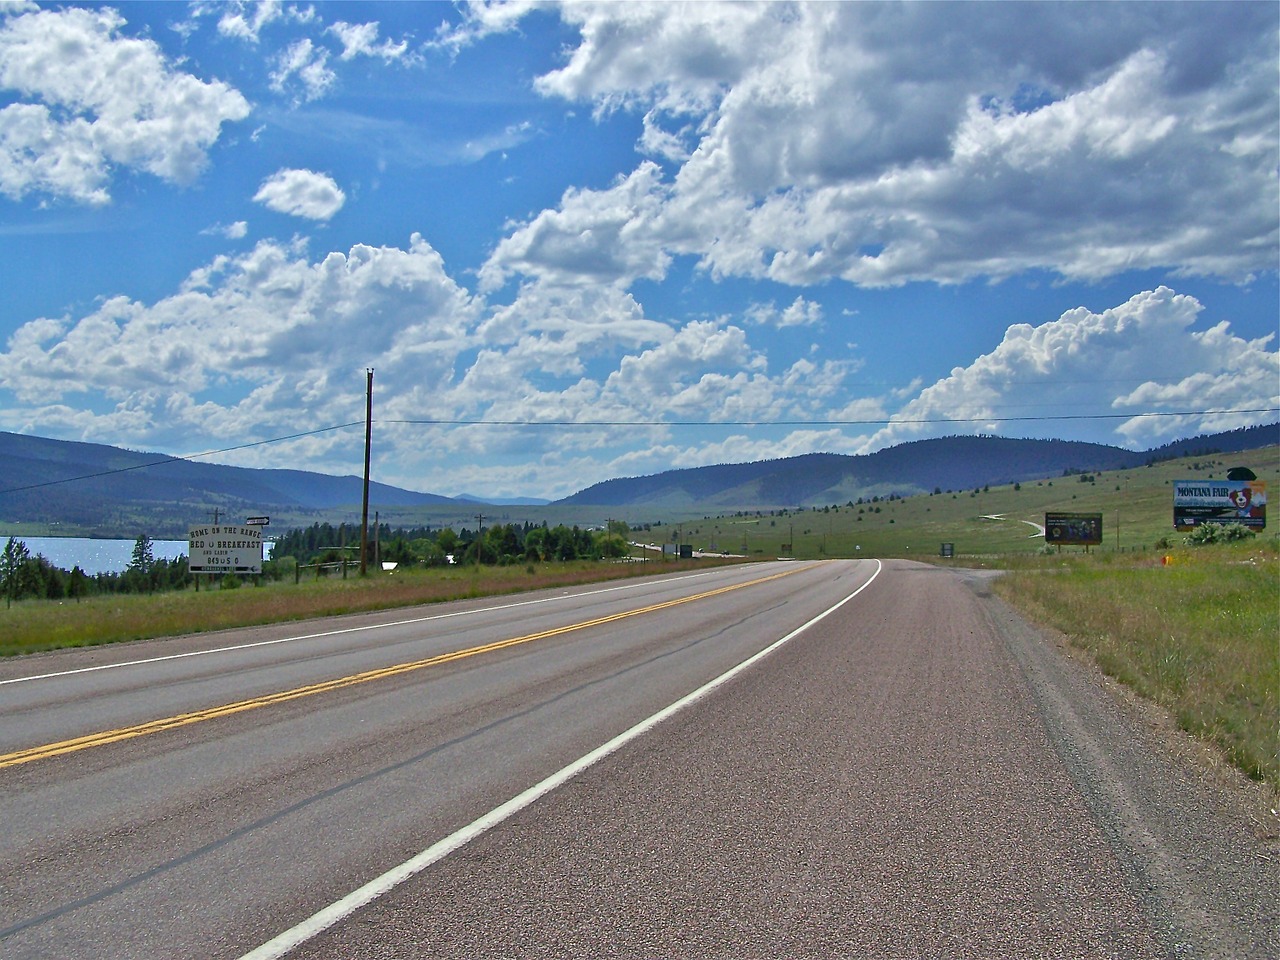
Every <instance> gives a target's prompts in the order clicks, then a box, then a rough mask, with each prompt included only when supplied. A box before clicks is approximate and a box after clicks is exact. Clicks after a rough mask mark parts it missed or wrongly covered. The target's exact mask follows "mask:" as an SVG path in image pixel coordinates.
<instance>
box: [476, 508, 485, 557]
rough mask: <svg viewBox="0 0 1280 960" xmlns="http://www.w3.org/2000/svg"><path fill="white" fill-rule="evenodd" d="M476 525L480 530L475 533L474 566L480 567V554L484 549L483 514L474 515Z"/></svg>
mask: <svg viewBox="0 0 1280 960" xmlns="http://www.w3.org/2000/svg"><path fill="white" fill-rule="evenodd" d="M476 524H477V525H478V526H479V527H480V529H479V530H478V531H477V532H476V566H477V567H479V566H480V553H481V551H482V550H483V549H484V514H483V513H477V514H476Z"/></svg>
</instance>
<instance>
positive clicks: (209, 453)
mask: <svg viewBox="0 0 1280 960" xmlns="http://www.w3.org/2000/svg"><path fill="white" fill-rule="evenodd" d="M363 424H364V421H363V420H356V421H354V422H352V423H338V424H334V425H333V426H331V427H319V428H318V429H315V430H307V431H305V432H304V433H293V434H290V435H289V436H287V437H272V438H270V439H269V440H254V441H253V442H252V443H240V444H237V445H236V446H234V447H224V448H222V449H221V450H206V451H205V452H204V453H192V454H188V455H187V456H185V457H165V458H164V459H162V460H151V461H148V462H147V463H135V464H133V465H132V466H128V467H117V468H116V469H114V470H103V471H101V472H99V473H86V474H84V475H82V476H79V477H63V478H62V479H61V480H45V481H44V482H43V483H32V484H28V485H27V486H25V487H6V488H5V489H3V490H0V494H6V493H22V492H23V491H24V490H39V489H40V488H41V487H53V486H57V485H58V484H60V483H74V482H75V481H77V480H94V479H96V478H98V477H110V476H113V475H114V474H117V473H129V472H130V471H133V470H145V469H146V468H147V467H161V466H164V465H165V464H166V463H185V462H187V461H191V460H199V459H201V458H202V457H216V456H217V455H218V454H220V453H232V452H234V451H236V450H248V449H249V448H250V447H261V446H264V445H265V444H268V443H282V442H283V441H285V440H298V439H300V438H301V437H313V436H315V435H316V434H318V433H329V432H330V431H332V430H344V429H346V428H347V427H358V426H363Z"/></svg>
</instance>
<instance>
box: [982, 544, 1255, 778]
mask: <svg viewBox="0 0 1280 960" xmlns="http://www.w3.org/2000/svg"><path fill="white" fill-rule="evenodd" d="M1010 567H1011V569H1010V572H1009V573H1008V574H1007V575H1006V576H1003V577H1001V578H999V579H998V580H996V582H995V590H996V591H997V592H998V593H999V595H1000V596H1002V597H1003V598H1004V599H1006V600H1007V601H1009V603H1010V604H1012V605H1013V606H1015V607H1016V608H1018V609H1019V610H1020V611H1022V612H1023V613H1024V614H1026V615H1027V617H1028V618H1029V619H1031V620H1034V621H1036V622H1038V623H1042V624H1045V625H1047V626H1051V627H1053V628H1055V629H1057V630H1059V631H1060V632H1061V633H1062V634H1063V635H1065V637H1066V638H1067V640H1068V641H1069V642H1070V643H1071V644H1072V645H1073V646H1074V647H1076V648H1077V649H1079V650H1082V651H1084V652H1086V653H1087V654H1088V655H1089V656H1090V657H1092V658H1093V660H1094V661H1095V662H1096V663H1097V665H1098V666H1099V667H1100V668H1101V669H1102V671H1103V672H1105V673H1106V674H1108V675H1110V676H1111V677H1114V678H1115V679H1116V680H1119V681H1120V682H1121V683H1123V684H1125V685H1126V686H1128V687H1130V688H1132V689H1133V690H1134V691H1136V692H1137V693H1138V694H1140V695H1141V696H1143V697H1146V698H1148V699H1150V700H1152V701H1154V702H1156V703H1157V704H1159V705H1160V706H1162V707H1163V708H1165V709H1166V710H1167V711H1168V712H1169V714H1170V715H1171V716H1172V717H1174V718H1175V720H1176V722H1177V724H1178V726H1179V727H1181V728H1182V729H1183V730H1185V731H1187V732H1188V733H1191V734H1193V735H1195V736H1198V737H1202V738H1204V739H1206V740H1208V741H1209V742H1211V743H1213V744H1215V745H1216V746H1217V748H1218V749H1219V750H1220V751H1221V752H1222V753H1223V754H1224V755H1225V756H1226V757H1227V758H1228V759H1229V760H1230V761H1231V762H1232V763H1233V764H1235V765H1236V766H1238V767H1239V768H1240V769H1241V770H1243V771H1244V772H1245V773H1246V774H1248V775H1249V776H1250V777H1252V778H1253V779H1255V780H1260V781H1263V782H1265V783H1267V784H1268V785H1269V786H1270V787H1271V788H1272V789H1273V790H1276V791H1278V792H1280V757H1277V748H1278V746H1280V550H1278V549H1277V541H1276V539H1275V538H1274V537H1272V538H1268V539H1263V538H1247V539H1242V540H1238V541H1235V542H1229V543H1217V544H1206V545H1203V546H1192V545H1186V544H1182V545H1179V546H1177V547H1172V548H1169V549H1166V550H1163V551H1161V552H1159V553H1157V554H1152V555H1148V556H1142V555H1140V554H1132V553H1130V554H1115V553H1102V554H1097V553H1095V554H1089V555H1086V554H1084V553H1074V554H1063V555H1052V556H1045V555H1041V556H1035V557H1026V558H1022V559H1021V560H1018V561H1017V562H1013V563H1011V564H1010Z"/></svg>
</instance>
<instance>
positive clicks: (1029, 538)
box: [652, 446, 1280, 559]
mask: <svg viewBox="0 0 1280 960" xmlns="http://www.w3.org/2000/svg"><path fill="white" fill-rule="evenodd" d="M1235 466H1248V467H1250V468H1251V469H1252V470H1253V471H1254V472H1255V473H1256V474H1257V475H1258V478H1259V479H1260V480H1264V481H1266V482H1267V484H1268V487H1269V489H1270V491H1271V493H1272V496H1273V497H1276V496H1277V494H1278V493H1280V447H1274V446H1273V447H1267V448H1264V449H1262V450H1254V451H1249V452H1246V453H1238V454H1215V455H1213V456H1210V457H1204V458H1200V459H1196V458H1188V459H1180V460H1174V461H1170V462H1168V463H1160V464H1156V465H1154V466H1151V467H1136V468H1133V469H1131V470H1111V471H1106V472H1101V473H1096V474H1092V475H1091V476H1093V478H1094V480H1093V482H1091V483H1086V482H1081V481H1080V480H1079V479H1077V478H1076V477H1054V478H1052V479H1046V480H1039V481H1036V480H1032V481H1027V482H1024V483H1022V484H1020V485H1019V486H1020V488H1015V487H1014V486H1013V485H1006V486H993V487H990V488H989V489H986V490H981V489H980V490H977V491H974V490H958V491H953V492H943V493H938V494H933V495H928V494H924V495H917V496H913V497H908V498H906V499H903V500H894V501H891V502H885V501H881V502H880V503H876V504H861V505H857V504H855V505H854V506H852V507H850V506H849V505H848V503H847V502H846V503H843V504H831V505H830V506H829V507H828V508H827V509H826V510H825V511H824V510H822V509H819V510H816V511H815V510H812V509H805V510H793V511H788V512H787V513H786V514H785V515H780V516H769V515H768V514H766V515H764V516H759V517H758V516H756V515H755V514H754V513H753V514H751V515H748V516H730V517H716V518H705V519H702V520H685V521H684V522H682V523H680V524H664V525H662V526H658V527H655V528H654V530H653V532H652V536H653V537H654V538H660V539H665V540H668V541H669V540H670V539H671V538H670V534H671V531H672V530H673V529H674V528H676V527H677V526H678V527H679V528H680V529H681V530H682V532H683V535H684V537H683V538H684V540H685V541H686V542H689V543H692V544H693V545H694V546H695V547H697V548H699V549H711V548H717V549H720V550H725V551H732V552H739V553H741V552H746V553H747V554H749V555H752V556H779V555H780V554H781V553H782V546H783V544H785V543H792V544H793V551H792V552H793V554H794V555H795V556H796V557H799V558H802V559H814V558H819V557H858V556H864V557H866V556H870V557H908V558H916V559H930V558H936V557H937V556H938V553H939V547H940V546H941V544H943V543H952V544H954V545H955V552H956V556H957V557H960V558H964V557H992V556H998V557H1005V556H1009V555H1020V554H1030V553H1036V552H1037V551H1040V550H1041V549H1043V547H1044V540H1043V539H1041V538H1039V537H1038V536H1037V525H1041V524H1043V523H1044V515H1045V513H1046V512H1059V511H1061V512H1080V513H1101V514H1102V517H1103V538H1104V542H1103V544H1102V546H1101V547H1100V548H1091V549H1092V550H1093V552H1104V553H1105V552H1118V553H1131V552H1138V553H1142V552H1146V553H1148V554H1153V553H1154V552H1156V551H1158V550H1161V549H1163V547H1161V546H1158V544H1160V542H1161V541H1162V540H1164V539H1169V540H1172V541H1175V542H1176V541H1180V540H1181V537H1182V535H1181V534H1178V533H1175V532H1174V530H1173V481H1175V480H1184V479H1195V478H1199V477H1204V478H1210V477H1225V476H1226V473H1227V470H1229V469H1230V468H1232V467H1235ZM876 508H879V512H878V513H877V512H875V511H876ZM1271 510H1272V512H1273V515H1272V517H1271V518H1270V521H1271V522H1270V526H1269V528H1268V531H1267V534H1266V536H1269V537H1270V538H1271V539H1274V538H1275V533H1274V531H1275V530H1276V529H1278V528H1280V501H1277V502H1276V503H1274V504H1273V505H1272V507H1271ZM990 517H999V518H1001V519H988V518H990ZM1082 549H1083V548H1070V547H1068V548H1064V552H1066V551H1081V550H1082Z"/></svg>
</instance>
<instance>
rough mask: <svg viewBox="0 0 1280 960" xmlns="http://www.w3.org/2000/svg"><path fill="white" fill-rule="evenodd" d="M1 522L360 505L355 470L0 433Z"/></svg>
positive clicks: (381, 495) (406, 495)
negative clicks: (255, 463)
mask: <svg viewBox="0 0 1280 960" xmlns="http://www.w3.org/2000/svg"><path fill="white" fill-rule="evenodd" d="M0 465H3V469H2V470H0V521H3V522H5V523H24V522H39V523H46V524H47V523H57V524H59V525H63V526H66V527H69V528H76V529H80V530H84V531H87V532H95V531H100V532H103V533H108V532H112V533H113V532H115V531H116V530H118V529H119V528H121V527H122V526H123V527H131V526H136V523H132V521H134V520H136V519H141V518H145V519H147V520H148V521H152V523H151V525H150V528H151V529H156V530H169V531H184V532H185V530H186V527H187V525H188V524H189V523H190V522H191V521H192V519H193V518H197V517H202V516H203V515H204V512H205V511H206V510H210V511H211V510H212V509H214V508H217V509H219V510H221V511H222V512H223V513H226V514H228V515H236V514H245V515H256V514H267V515H271V514H273V513H274V514H285V515H289V516H293V517H298V516H306V515H319V514H321V513H323V511H326V510H332V509H334V508H337V507H343V506H350V505H352V504H357V505H358V504H359V503H360V502H361V499H362V497H363V487H364V481H363V479H362V478H361V477H356V476H346V477H334V476H329V475H327V474H322V473H310V472H307V471H304V470H255V469H249V468H244V467H228V466H223V465H220V464H213V463H197V462H194V461H191V460H182V459H176V458H174V457H169V456H166V455H164V454H157V453H140V452H136V451H131V450H121V449H119V448H118V447H110V446H105V445H103V444H96V443H77V442H72V441H66V440H50V439H46V438H43V437H30V436H24V435H21V434H14V433H0ZM369 496H370V499H371V500H376V501H377V502H378V503H379V504H383V505H387V506H397V507H422V506H433V505H452V504H454V503H455V501H453V500H451V499H450V498H448V497H441V496H436V495H434V494H430V493H415V492H414V491H412V490H402V489H400V488H398V487H392V486H388V485H386V484H382V483H370V485H369Z"/></svg>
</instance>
